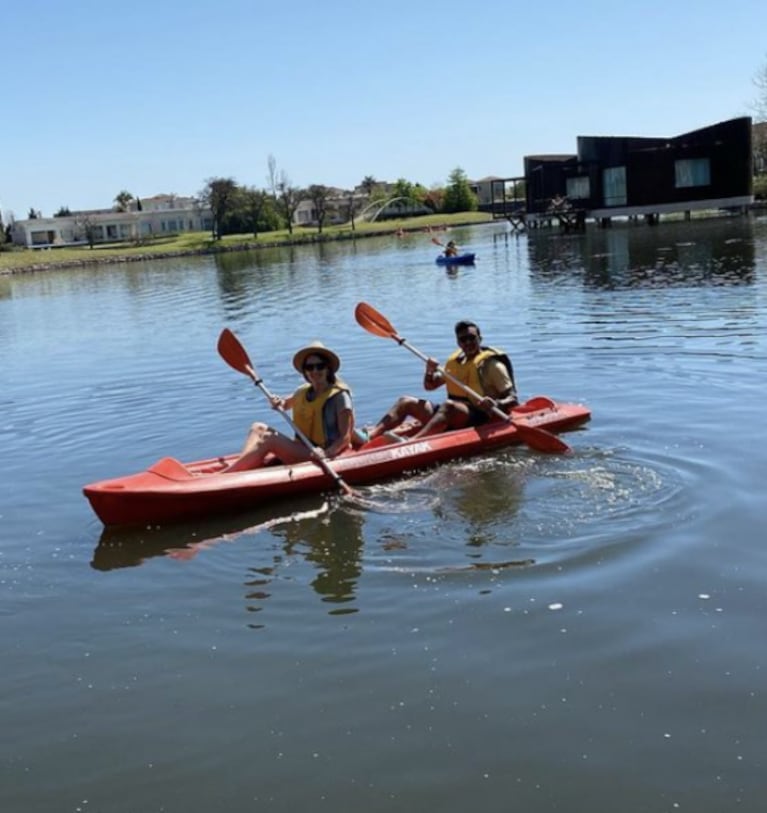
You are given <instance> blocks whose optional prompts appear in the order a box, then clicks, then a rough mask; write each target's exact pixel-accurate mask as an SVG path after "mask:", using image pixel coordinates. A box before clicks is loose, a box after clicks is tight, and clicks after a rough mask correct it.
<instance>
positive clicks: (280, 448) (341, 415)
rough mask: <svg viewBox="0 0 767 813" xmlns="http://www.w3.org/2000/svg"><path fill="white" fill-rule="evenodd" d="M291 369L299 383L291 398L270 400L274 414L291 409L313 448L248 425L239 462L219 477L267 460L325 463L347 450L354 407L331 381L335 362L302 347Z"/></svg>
mask: <svg viewBox="0 0 767 813" xmlns="http://www.w3.org/2000/svg"><path fill="white" fill-rule="evenodd" d="M293 366H294V367H295V368H296V370H297V371H298V372H299V373H300V374H301V375H302V376H303V377H304V379H305V382H306V383H304V384H302V385H301V386H300V387H299V388H298V389H297V390H296V391H295V392H294V393H293V394H292V395H289V396H287V397H285V398H280V397H277V396H274V398H273V400H272V407H273V408H274V409H280V410H285V409H292V410H293V423H294V424H295V426H296V427H297V428H298V429H300V430H301V432H303V433H304V435H305V436H306V437H307V438H308V439H309V440H310V441H311V442H312V443H313V444H314V449H312V450H310V449H309V448H308V447H307V446H306V445H305V444H304V443H303V442H302V441H301V440H300V439H299V438H289V437H287V436H286V435H283V434H282V433H281V432H278V431H277V430H276V429H273V428H272V427H270V426H268V425H267V424H265V423H254V424H253V425H252V426H251V428H250V432H249V433H248V437H247V438H246V440H245V445H244V446H243V448H242V451H241V452H240V456H239V457H238V458H237V460H235V461H234V463H231V464H230V465H229V466H228V467H227V468H226V469H224V471H225V472H231V471H242V470H244V469H255V468H258V467H259V466H262V465H263V464H264V460H265V459H266V457H267V455H270V454H271V455H273V456H274V457H276V458H277V459H278V460H280V461H281V462H282V463H285V464H291V463H300V462H303V461H305V460H309V459H310V458H312V457H316V458H323V459H325V460H328V459H330V458H333V457H335V456H336V455H339V454H340V453H341V452H343V451H344V450H345V449H347V448H348V447H349V446H350V445H351V439H352V433H353V431H354V407H353V405H352V397H351V391H350V390H349V388H348V386H347V385H346V384H345V383H344V382H343V381H341V379H340V378H337V377H336V373H337V372H338V368H339V367H340V366H341V361H340V359H339V358H338V356H337V355H336V354H335V353H334V352H333V351H332V350H329V349H328V348H327V347H325V345H324V344H322V342H318V341H315V342H312V344H310V345H307V346H306V347H302V348H301V349H300V350H299V351H298V352H297V353H296V354H295V356H293Z"/></svg>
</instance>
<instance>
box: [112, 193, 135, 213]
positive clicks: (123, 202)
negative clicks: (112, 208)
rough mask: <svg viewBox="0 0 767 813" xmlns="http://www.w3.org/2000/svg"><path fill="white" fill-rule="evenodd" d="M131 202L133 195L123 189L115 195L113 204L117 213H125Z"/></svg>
mask: <svg viewBox="0 0 767 813" xmlns="http://www.w3.org/2000/svg"><path fill="white" fill-rule="evenodd" d="M132 200H133V195H131V193H130V192H128V191H127V190H125V189H123V190H122V191H121V192H119V193H118V194H117V195H115V203H116V204H117V211H118V212H127V211H128V206H129V205H130V202H131V201H132Z"/></svg>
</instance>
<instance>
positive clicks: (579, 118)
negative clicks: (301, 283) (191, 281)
mask: <svg viewBox="0 0 767 813" xmlns="http://www.w3.org/2000/svg"><path fill="white" fill-rule="evenodd" d="M0 25H1V26H2V28H1V29H0V69H1V70H2V76H3V80H4V81H3V85H2V87H3V91H2V96H1V97H0V98H1V101H0V104H1V105H2V107H0V111H2V112H1V113H0V211H2V212H3V214H4V216H6V217H7V215H8V213H9V212H13V213H14V214H15V216H16V217H17V218H19V219H21V218H25V217H26V216H27V212H28V210H29V208H30V207H34V208H35V209H39V210H41V211H42V213H43V215H45V216H50V215H52V214H53V212H54V211H55V210H56V209H58V208H59V207H60V206H64V205H66V206H68V207H69V208H70V209H73V210H74V209H87V208H100V207H108V206H110V205H111V204H112V202H113V200H114V197H115V195H116V194H117V193H118V192H119V191H120V190H122V189H127V190H128V191H129V192H131V193H132V194H134V195H137V196H139V197H149V196H150V195H154V194H159V193H175V194H178V195H192V194H196V193H197V192H199V191H200V190H201V189H202V188H203V186H204V184H205V181H206V179H207V178H210V177H214V176H225V177H233V178H235V179H236V180H237V181H238V182H239V183H241V184H248V185H254V186H257V187H265V186H266V185H267V173H268V169H267V160H268V156H269V155H270V154H271V155H273V156H274V157H275V159H276V161H277V166H278V169H279V170H283V171H284V172H285V173H286V175H287V176H288V178H289V179H290V181H291V182H292V183H293V184H295V185H298V186H306V185H309V184H312V183H321V184H326V185H329V186H342V187H351V186H354V185H355V184H357V183H359V182H360V181H361V180H362V178H363V177H364V176H366V175H373V176H374V177H375V178H377V179H379V180H388V181H395V180H396V179H397V178H406V179H407V180H409V181H413V182H416V181H417V182H419V183H422V184H424V185H425V186H431V185H433V184H441V183H444V182H445V181H446V180H447V177H448V175H449V173H450V171H451V170H452V169H454V168H455V167H457V166H460V167H462V168H463V169H464V170H465V171H466V173H467V174H468V175H469V177H470V178H481V177H484V176H486V175H498V176H513V175H519V174H522V161H523V157H524V156H525V155H530V154H535V153H561V152H564V153H571V152H574V151H575V148H576V137H577V136H578V135H644V136H663V135H676V134H678V133H682V132H685V131H687V130H692V129H695V128H697V127H702V126H706V125H708V124H712V123H714V122H716V121H721V120H723V119H728V118H732V117H734V116H740V115H750V114H751V112H752V110H751V107H750V106H751V105H752V104H753V102H754V100H755V98H756V96H757V90H756V87H755V86H754V84H753V78H754V76H755V75H756V73H757V72H758V71H759V70H760V69H761V68H762V67H763V66H764V65H765V62H767V36H765V32H767V2H765V0H731V2H728V3H723V2H721V0H716V1H715V0H697V2H695V3H692V2H689V0H679V1H678V2H675V0H664V2H657V1H656V0H645V1H644V2H641V3H631V4H627V3H621V2H600V1H599V0H582V1H581V2H578V1H577V0H575V1H574V2H569V3H558V2H551V3H538V4H534V3H515V2H513V1H511V0H505V1H503V0H483V2H474V3H458V2H453V0H441V2H436V0H410V1H409V2H401V1H400V0H389V2H384V3H380V4H372V3H365V2H360V0H325V2H306V1H305V0H293V2H281V3H276V2H274V3H269V4H266V3H264V2H263V0H217V2H215V3H210V2H205V3H203V2H200V0H185V1H184V2H180V1H179V0H151V1H150V0H133V2H128V3H118V4H107V3H103V2H86V1H85V0H72V1H71V2H68V3H62V2H58V0H47V1H46V0H27V2H25V3H11V4H6V7H4V9H3V13H2V16H0Z"/></svg>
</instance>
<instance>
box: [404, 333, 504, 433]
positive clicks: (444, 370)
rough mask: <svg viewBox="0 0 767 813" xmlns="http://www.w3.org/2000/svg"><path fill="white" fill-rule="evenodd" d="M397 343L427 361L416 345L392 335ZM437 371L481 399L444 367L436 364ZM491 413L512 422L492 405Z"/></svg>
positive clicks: (473, 396)
mask: <svg viewBox="0 0 767 813" xmlns="http://www.w3.org/2000/svg"><path fill="white" fill-rule="evenodd" d="M392 338H393V339H394V340H395V341H396V342H397V343H398V344H401V345H402V346H403V347H406V348H407V349H408V350H409V351H410V352H411V353H413V354H414V355H416V356H418V358H419V359H421V361H429V357H428V356H427V355H426V354H425V353H422V352H421V351H420V350H419V349H418V348H417V347H413V345H412V344H410V343H409V342H408V341H407V339H403V338H401V337H399V336H393V337H392ZM437 372H439V373H440V374H441V375H442V376H443V377H444V378H445V379H446V380H447V381H452V382H453V384H455V385H456V386H457V387H460V388H461V389H462V390H463V391H464V392H465V393H466V394H467V395H468V396H469V397H470V398H472V399H475V400H476V401H477V402H479V401H481V400H482V398H481V397H480V395H479V393H477V392H475V391H474V390H473V389H472V388H471V387H469V386H467V385H466V384H464V383H463V381H461V380H460V379H459V378H456V377H455V376H454V375H450V373H449V372H448V371H447V370H446V369H445V368H444V367H440V366H439V365H437ZM491 412H492V413H493V415H495V416H496V418H501V419H502V420H504V421H507V422H508V423H513V421H512V419H511V418H510V417H509V416H508V415H507V414H506V413H505V412H504V411H503V410H502V409H500V408H499V407H497V406H495V405H493V408H492V410H491Z"/></svg>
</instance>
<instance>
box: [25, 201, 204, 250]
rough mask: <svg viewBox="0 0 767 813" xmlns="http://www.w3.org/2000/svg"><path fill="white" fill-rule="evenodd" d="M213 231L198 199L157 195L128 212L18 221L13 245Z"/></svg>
mask: <svg viewBox="0 0 767 813" xmlns="http://www.w3.org/2000/svg"><path fill="white" fill-rule="evenodd" d="M139 207H140V208H139ZM212 228H213V216H212V214H211V212H210V210H209V209H205V208H202V207H201V206H200V204H199V202H198V201H197V200H196V199H195V198H190V197H179V196H178V195H155V196H154V197H151V198H145V199H143V200H141V201H140V202H139V201H132V202H131V204H130V206H129V209H128V211H125V212H118V211H116V210H115V209H89V210H86V211H82V212H70V213H69V214H67V215H61V216H59V217H35V218H31V219H27V220H17V221H15V222H13V223H12V224H11V241H12V242H13V243H14V244H15V245H17V246H26V247H27V248H58V247H62V246H76V245H83V244H88V243H89V242H91V241H92V242H93V243H94V244H98V243H114V242H122V241H125V240H145V239H149V238H151V237H157V236H159V235H163V234H178V233H179V232H184V231H210V230H211V229H212ZM89 238H90V239H89Z"/></svg>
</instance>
